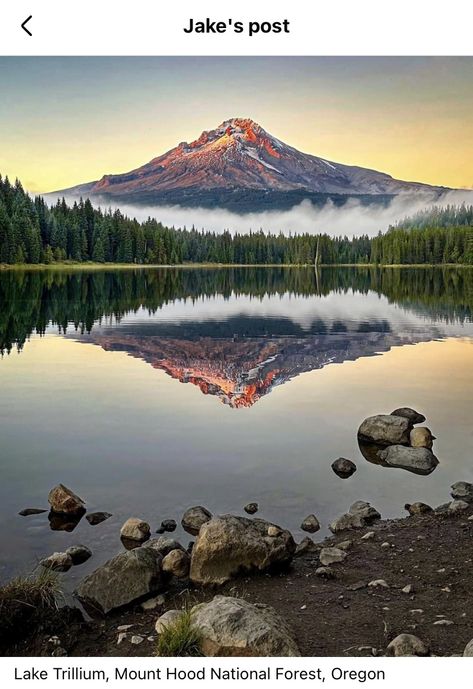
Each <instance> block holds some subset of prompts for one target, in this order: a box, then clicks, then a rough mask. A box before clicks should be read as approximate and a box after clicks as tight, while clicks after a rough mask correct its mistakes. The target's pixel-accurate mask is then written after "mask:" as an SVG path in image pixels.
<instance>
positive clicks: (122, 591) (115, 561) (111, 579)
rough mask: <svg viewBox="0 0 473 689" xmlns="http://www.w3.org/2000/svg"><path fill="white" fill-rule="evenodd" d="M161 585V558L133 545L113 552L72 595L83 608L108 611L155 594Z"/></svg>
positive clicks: (151, 551)
mask: <svg viewBox="0 0 473 689" xmlns="http://www.w3.org/2000/svg"><path fill="white" fill-rule="evenodd" d="M161 585H162V573H161V557H160V556H159V554H158V553H156V552H154V551H153V549H152V548H143V547H141V548H135V549H134V550H126V551H125V552H122V553H120V554H119V555H116V556H115V557H113V558H112V559H111V560H108V562H106V563H105V564H103V565H101V566H100V567H98V568H97V569H96V570H95V571H94V572H92V573H91V574H89V575H88V576H86V577H85V578H84V579H83V580H82V581H81V582H80V584H79V586H78V588H77V590H76V592H75V595H76V596H77V598H79V600H80V601H81V602H82V603H83V604H84V606H85V607H86V609H87V610H89V611H95V612H98V613H105V614H106V613H108V612H110V611H111V610H115V609H116V608H120V607H122V606H123V605H128V604H129V603H133V602H134V601H138V600H139V599H140V598H142V597H144V596H149V595H150V594H153V593H158V591H159V589H160V588H161Z"/></svg>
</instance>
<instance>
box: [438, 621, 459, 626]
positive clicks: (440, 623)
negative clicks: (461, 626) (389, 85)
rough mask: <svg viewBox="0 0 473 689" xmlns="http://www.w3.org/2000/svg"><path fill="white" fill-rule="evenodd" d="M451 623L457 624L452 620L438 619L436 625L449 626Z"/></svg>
mask: <svg viewBox="0 0 473 689" xmlns="http://www.w3.org/2000/svg"><path fill="white" fill-rule="evenodd" d="M451 624H455V623H454V622H453V621H452V620H437V621H436V622H434V625H437V626H439V627H440V626H441V627H449V626H450V625H451Z"/></svg>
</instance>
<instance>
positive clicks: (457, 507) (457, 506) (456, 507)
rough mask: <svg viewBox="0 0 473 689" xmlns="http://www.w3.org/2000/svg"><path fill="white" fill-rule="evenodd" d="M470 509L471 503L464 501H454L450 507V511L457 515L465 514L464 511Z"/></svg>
mask: <svg viewBox="0 0 473 689" xmlns="http://www.w3.org/2000/svg"><path fill="white" fill-rule="evenodd" d="M469 507H470V505H469V503H467V502H465V501H464V500H452V502H451V503H450V504H449V506H448V511H449V512H452V513H453V514H457V512H463V510H467V509H468V508H469Z"/></svg>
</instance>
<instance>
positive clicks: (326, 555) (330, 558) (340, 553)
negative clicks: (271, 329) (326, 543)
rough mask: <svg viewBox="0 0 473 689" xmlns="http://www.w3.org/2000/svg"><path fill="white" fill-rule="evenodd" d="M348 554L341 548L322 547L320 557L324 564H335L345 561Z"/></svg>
mask: <svg viewBox="0 0 473 689" xmlns="http://www.w3.org/2000/svg"><path fill="white" fill-rule="evenodd" d="M346 556H347V554H346V552H345V551H344V550H340V548H322V550H321V551H320V556H319V558H320V562H321V563H322V564H323V565H333V564H334V562H343V560H344V559H345V558H346Z"/></svg>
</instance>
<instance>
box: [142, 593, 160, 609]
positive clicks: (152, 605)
mask: <svg viewBox="0 0 473 689" xmlns="http://www.w3.org/2000/svg"><path fill="white" fill-rule="evenodd" d="M165 602H166V598H165V596H163V595H160V596H154V598H148V600H145V601H143V602H142V603H141V609H142V610H156V608H159V607H160V606H161V605H164V603H165Z"/></svg>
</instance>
